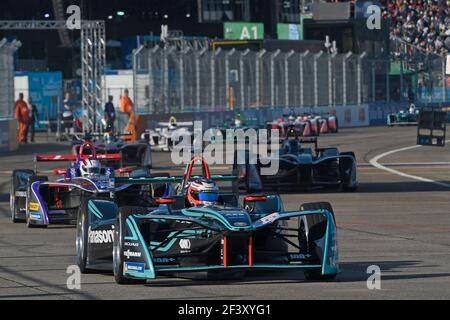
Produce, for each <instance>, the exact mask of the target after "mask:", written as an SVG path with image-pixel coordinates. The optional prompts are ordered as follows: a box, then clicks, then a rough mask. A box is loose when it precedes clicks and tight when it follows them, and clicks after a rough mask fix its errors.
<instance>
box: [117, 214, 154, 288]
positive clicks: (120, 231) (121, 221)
mask: <svg viewBox="0 0 450 320" xmlns="http://www.w3.org/2000/svg"><path fill="white" fill-rule="evenodd" d="M133 214H147V210H145V209H144V208H141V207H122V208H119V213H118V214H117V219H116V222H115V224H114V245H113V272H114V280H116V283H118V284H145V283H146V282H147V280H146V279H131V278H127V277H125V276H124V275H123V263H124V260H125V259H124V255H123V251H124V237H125V233H124V230H125V228H126V220H127V217H128V216H130V215H133Z"/></svg>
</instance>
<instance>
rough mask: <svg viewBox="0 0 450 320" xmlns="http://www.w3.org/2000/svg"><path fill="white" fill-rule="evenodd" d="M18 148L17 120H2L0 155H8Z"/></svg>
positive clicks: (0, 123)
mask: <svg viewBox="0 0 450 320" xmlns="http://www.w3.org/2000/svg"><path fill="white" fill-rule="evenodd" d="M18 148H19V141H18V138H17V120H15V119H0V154H7V153H9V152H11V151H14V150H17V149H18Z"/></svg>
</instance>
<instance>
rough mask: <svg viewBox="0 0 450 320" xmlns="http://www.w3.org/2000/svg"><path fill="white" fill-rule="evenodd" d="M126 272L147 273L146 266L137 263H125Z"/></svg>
mask: <svg viewBox="0 0 450 320" xmlns="http://www.w3.org/2000/svg"><path fill="white" fill-rule="evenodd" d="M124 266H125V268H124V269H125V272H139V273H144V271H145V264H143V263H136V262H125V263H124Z"/></svg>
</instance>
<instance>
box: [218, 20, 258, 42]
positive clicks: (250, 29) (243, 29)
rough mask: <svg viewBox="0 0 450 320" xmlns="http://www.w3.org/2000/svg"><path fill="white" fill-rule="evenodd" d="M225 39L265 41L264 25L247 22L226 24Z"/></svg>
mask: <svg viewBox="0 0 450 320" xmlns="http://www.w3.org/2000/svg"><path fill="white" fill-rule="evenodd" d="M224 38H225V39H228V40H260V39H264V24H262V23H247V22H226V23H224Z"/></svg>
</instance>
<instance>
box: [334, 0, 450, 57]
mask: <svg viewBox="0 0 450 320" xmlns="http://www.w3.org/2000/svg"><path fill="white" fill-rule="evenodd" d="M327 1H328V2H344V1H342V0H327ZM351 2H353V3H354V2H355V0H351ZM379 2H380V3H381V5H382V6H383V17H384V18H385V19H392V26H391V30H390V32H391V37H397V38H400V39H402V40H404V41H406V42H407V43H409V44H411V45H413V46H415V47H417V48H419V49H422V50H425V51H427V52H432V53H437V54H440V55H447V54H448V53H449V52H450V13H449V8H450V0H379Z"/></svg>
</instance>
